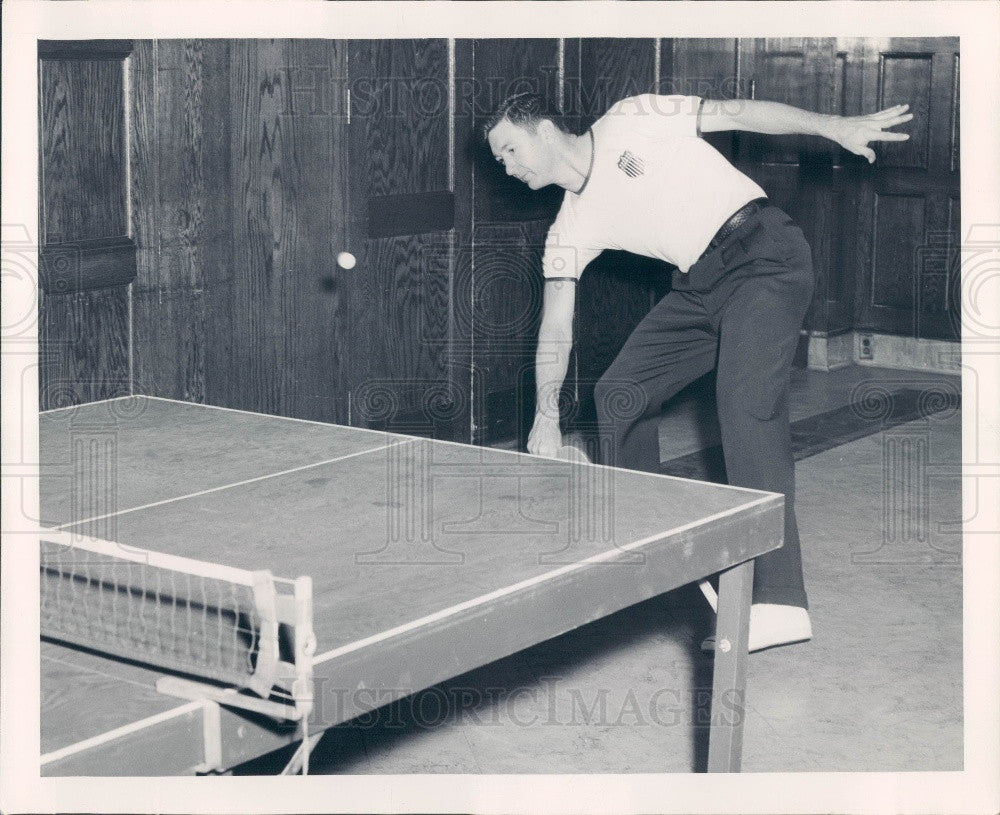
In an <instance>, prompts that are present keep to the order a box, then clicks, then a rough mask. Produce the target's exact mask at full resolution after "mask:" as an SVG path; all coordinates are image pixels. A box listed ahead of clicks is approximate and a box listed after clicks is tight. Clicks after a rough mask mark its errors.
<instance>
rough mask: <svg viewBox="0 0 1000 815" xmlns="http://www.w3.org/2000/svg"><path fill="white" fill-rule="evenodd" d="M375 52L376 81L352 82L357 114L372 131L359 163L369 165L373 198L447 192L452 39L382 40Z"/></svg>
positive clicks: (372, 75) (374, 46)
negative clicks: (449, 71) (449, 59)
mask: <svg viewBox="0 0 1000 815" xmlns="http://www.w3.org/2000/svg"><path fill="white" fill-rule="evenodd" d="M371 49H372V53H371V67H370V69H369V70H370V74H369V77H370V79H371V81H370V82H368V83H366V82H364V81H360V82H353V83H352V91H353V95H352V104H353V114H354V115H357V116H359V117H361V118H362V119H364V120H365V121H366V122H367V127H368V150H367V151H366V152H367V154H366V155H364V156H358V157H356V160H359V161H365V162H367V164H368V169H369V172H370V173H371V179H370V184H371V187H370V190H369V194H370V195H371V196H372V197H375V196H380V195H393V194H398V193H412V192H428V191H431V190H444V189H447V188H448V41H447V40H379V41H377V42H375V43H373V44H372V45H371ZM353 73H354V72H353V71H352V75H353ZM366 78H368V77H366ZM367 86H371V87H372V90H371V91H370V92H366V87H367Z"/></svg>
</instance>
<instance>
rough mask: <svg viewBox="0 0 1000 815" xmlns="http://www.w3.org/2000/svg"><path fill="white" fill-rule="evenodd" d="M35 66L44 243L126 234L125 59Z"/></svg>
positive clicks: (55, 61) (51, 62)
mask: <svg viewBox="0 0 1000 815" xmlns="http://www.w3.org/2000/svg"><path fill="white" fill-rule="evenodd" d="M39 70H40V73H41V77H40V83H39V96H40V105H41V127H40V133H41V146H40V152H41V184H40V187H41V197H42V236H43V243H66V242H69V241H74V240H80V239H86V238H110V237H119V236H123V235H127V234H128V223H127V221H126V169H125V163H126V157H125V140H124V130H125V119H124V107H123V92H124V84H123V68H122V61H121V60H120V59H113V60H76V59H74V60H65V59H53V60H49V59H44V60H42V61H41V63H40V68H39Z"/></svg>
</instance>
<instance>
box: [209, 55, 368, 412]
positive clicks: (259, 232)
mask: <svg viewBox="0 0 1000 815" xmlns="http://www.w3.org/2000/svg"><path fill="white" fill-rule="evenodd" d="M342 49H343V46H342V44H338V43H335V42H332V41H326V45H325V48H324V49H323V52H322V53H323V56H324V59H325V60H326V63H325V66H326V69H325V70H326V71H327V74H328V76H329V81H331V82H337V81H341V80H342V78H343V76H344V72H343V50H342ZM315 59H316V53H315V52H314V50H313V49H312V48H311V47H309V46H308V44H304V43H300V42H297V41H275V40H271V41H263V40H255V41H239V42H234V43H233V46H232V55H231V62H232V70H231V79H232V84H231V91H232V111H233V119H232V148H233V156H232V170H233V178H232V200H233V213H234V217H233V242H232V246H233V267H232V268H233V276H232V280H231V283H230V284H229V285H222V286H217V287H215V290H214V291H213V292H212V293H211V295H210V299H209V314H210V319H211V320H215V319H216V317H217V314H218V312H219V311H221V312H222V314H224V315H226V316H222V315H218V316H222V319H221V324H222V325H226V324H227V323H228V326H230V327H231V329H232V333H231V335H229V336H230V337H231V342H230V344H229V345H228V347H219V353H220V354H222V357H221V358H220V359H218V360H216V361H214V362H213V363H212V365H211V366H209V368H210V370H211V371H212V376H213V379H214V378H215V377H218V380H219V381H210V382H209V384H208V389H209V393H210V395H211V398H212V399H213V400H215V399H218V400H219V401H220V402H221V403H222V404H227V405H231V406H234V407H247V408H249V409H252V410H258V411H263V412H267V413H276V414H279V415H285V416H298V417H302V418H312V419H326V420H334V419H337V418H346V417H343V416H342V414H341V412H340V410H339V409H338V404H342V403H338V392H337V391H338V386H339V384H340V383H341V382H342V381H343V378H342V377H343V374H344V371H345V370H346V369H347V367H348V366H349V365H350V364H351V363H350V361H349V359H345V357H344V355H349V354H350V353H351V351H352V342H354V341H353V340H352V339H351V336H350V332H349V331H348V330H345V328H344V326H343V325H340V326H339V327H338V324H342V323H343V321H344V316H343V314H342V313H341V311H340V306H341V305H342V303H343V298H342V292H341V291H340V286H339V284H338V281H337V277H336V274H335V272H334V268H335V267H334V263H333V249H334V246H336V248H337V250H338V251H339V249H340V248H341V247H342V246H343V240H344V211H343V201H344V198H343V189H344V187H343V172H344V164H343V158H342V153H343V146H344V144H345V140H344V134H343V127H342V125H343V120H342V119H341V118H340V117H339V116H337V115H333V114H330V113H328V114H326V115H317V114H316V113H315V112H314V111H313V110H312V109H311V107H303V108H301V109H300V108H299V107H297V106H296V104H295V103H294V100H293V98H292V97H290V89H289V79H288V77H289V66H293V67H294V66H302V65H313V64H315ZM209 353H211V354H213V355H214V354H215V353H216V351H215V347H214V346H213V348H212V349H211V350H210V352H209ZM341 396H342V394H341Z"/></svg>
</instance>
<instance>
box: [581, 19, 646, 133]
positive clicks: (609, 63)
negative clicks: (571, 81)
mask: <svg viewBox="0 0 1000 815" xmlns="http://www.w3.org/2000/svg"><path fill="white" fill-rule="evenodd" d="M657 79H658V77H657V76H656V41H655V40H653V39H604V38H593V39H589V38H588V39H584V40H581V43H580V81H579V85H578V88H579V94H580V101H579V105H578V107H579V111H580V116H581V120H580V124H581V127H582V128H588V127H590V125H592V124H593V123H594V122H595V121H596V120H597V119H599V118H600V117H601V116H603V115H604V113H605V112H606V111H607V110H608V108H610V107H611V106H612V105H613V104H614V103H615V102H617V101H618V100H619V99H624V98H625V97H627V96H635V95H637V94H640V93H655V92H656V90H657V84H658V83H657Z"/></svg>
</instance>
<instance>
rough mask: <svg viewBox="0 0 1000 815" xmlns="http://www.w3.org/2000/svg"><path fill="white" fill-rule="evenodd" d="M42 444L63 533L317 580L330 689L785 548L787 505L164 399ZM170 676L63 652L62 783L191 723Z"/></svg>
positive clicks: (54, 736) (53, 732) (57, 422)
mask: <svg viewBox="0 0 1000 815" xmlns="http://www.w3.org/2000/svg"><path fill="white" fill-rule="evenodd" d="M40 430H41V437H40V438H41V459H40V460H41V478H40V491H41V513H42V524H43V526H48V527H55V528H59V529H65V530H73V531H79V532H81V533H83V534H86V535H91V536H94V537H99V538H103V539H106V540H113V541H117V542H120V543H122V544H126V545H130V546H136V547H141V548H145V549H152V550H156V551H161V552H166V553H170V554H176V555H182V556H185V557H190V558H196V559H199V560H208V561H213V562H218V563H221V564H225V565H229V566H235V567H239V568H243V569H248V570H258V569H268V570H270V571H272V572H273V573H274V574H275V575H276V576H280V577H297V576H299V575H309V576H311V577H312V579H313V592H314V627H315V632H316V637H317V641H318V647H317V651H316V658H315V671H316V675H317V676H323V675H324V671H326V672H327V673H328V674H329V675H330V676H334V675H336V676H337V677H338V678H339V679H344V677H345V674H344V671H347V672H348V674H349V681H350V682H353V683H354V685H356V686H357V685H363V684H365V682H371V681H374V680H377V679H378V678H379V677H381V676H382V675H383V674H384V673H385V672H386V671H388V672H389V673H392V671H393V670H395V668H394V666H393V663H392V662H391V660H392V659H397V660H399V661H400V665H402V664H403V663H404V662H405V663H406V666H407V667H406V671H405V672H404V674H399V675H405V677H406V679H407V681H408V682H411V683H412V684H413V686H414V687H413V688H412V690H418V689H420V686H423V687H426V686H428V684H432V683H433V682H436V681H440V679H441V678H443V677H444V676H448V675H452V676H455V675H458V674H459V673H461V672H464V671H465V670H470V669H471V668H473V667H478V665H481V664H484V663H485V662H488V661H490V660H491V659H495V658H499V657H502V656H505V655H507V654H506V653H505V650H506V652H507V653H509V652H511V651H510V649H511V648H514V649H515V650H517V649H519V648H521V647H526V646H527V645H528V644H531V643H534V642H539V641H542V640H544V639H548V638H549V637H551V636H554V635H557V634H558V633H561V632H562V631H564V630H568V629H569V628H571V627H575V626H578V625H582V624H584V623H587V622H589V621H591V620H594V619H598V618H600V617H602V616H605V615H606V614H609V613H612V612H614V611H617V610H618V609H619V608H621V607H624V605H629V604H631V603H633V602H638V601H640V600H642V599H645V598H647V597H650V596H654V595H655V594H658V593H662V592H663V591H666V590H670V589H672V588H675V587H676V586H678V585H683V584H684V583H688V582H692V581H693V580H697V579H700V578H701V577H704V576H706V575H708V574H711V573H713V572H715V571H718V570H720V569H722V568H727V567H729V566H731V565H735V564H737V563H739V562H742V561H745V560H748V559H750V558H752V557H756V556H757V555H759V554H762V553H763V552H765V551H769V550H771V549H773V548H776V547H777V546H780V534H781V532H780V513H781V508H782V504H783V498H782V496H780V495H775V494H773V493H766V492H758V491H754V490H746V489H740V488H734V487H728V486H723V485H718V484H709V483H704V482H697V481H691V480H686V479H679V478H673V477H669V476H658V475H653V474H647V473H639V472H634V471H628V470H621V469H614V468H609V467H602V466H598V465H591V464H581V463H570V462H565V461H559V460H554V459H545V458H540V457H536V456H530V455H527V454H525V453H518V452H513V451H505V450H497V449H492V448H483V447H474V446H470V445H462V444H456V443H452V442H446V441H438V440H431V439H426V438H421V437H413V436H405V435H399V434H393V433H387V432H382V431H377V430H366V429H359V428H352V427H342V426H336V425H328V424H322V423H316V422H309V421H303V420H296V419H287V418H280V417H275V416H268V415H262V414H256V413H249V412H242V411H235V410H229V409H224V408H214V407H209V406H204V405H195V404H189V403H183V402H175V401H170V400H164V399H157V398H151V397H128V398H125V399H118V400H110V401H106V402H97V403H91V404H88V405H84V406H79V407H73V408H66V409H61V410H55V411H49V412H46V413H43V414H42V415H41V417H40ZM754 518H757V519H763V521H762V523H763V524H764V526H763V527H762V529H763V530H764V531H765V533H766V534H762V533H761V529H759V528H757V527H753V525H752V524H749V525H748V519H754ZM750 527H752V529H751V528H750ZM748 529H749V532H748ZM539 604H541V605H539ZM546 604H547V605H546ZM541 609H547V611H545V613H544V615H543V616H544V619H545V621H544V622H543V623H542V624H539V625H538V626H537V630H536V631H527V632H525V631H523V630H522V631H519V633H518V634H517V636H516V637H513V638H512V639H510V641H509V642H506V643H504V642H497V643H496V645H495V646H492V647H493V650H490V647H485V646H484V648H485V650H483V649H482V648H480V649H477V648H476V647H471V648H467V647H466V645H467V644H468V642H469V641H470V639H475V637H471V638H470V636H469V634H470V632H483V633H484V634H486V632H487V629H486V628H484V627H483V626H484V625H485V626H487V628H488V626H489V625H491V624H493V621H494V620H504V619H507V620H508V622H507V624H506V625H507V628H510V627H515V628H520V629H524V628H526V627H532V626H527V625H526V624H525V623H524V621H523V619H522V617H519V616H518V615H519V614H520V615H525V614H528V613H529V612H530V614H531V615H534V617H536V618H537V617H538V616H539V614H540V610H541ZM567 609H568V610H567ZM504 615H510V616H509V618H507V617H505V616H504ZM557 618H558V619H557ZM529 619H531V617H529ZM518 620H520V621H521V622H518ZM498 624H499V623H498ZM463 626H464V627H463ZM448 630H450V631H451V635H450V636H451V640H450V641H451V642H453V643H455V644H454V645H453V646H451V650H450V651H449V652H448V657H447V659H446V660H445V661H448V662H451V663H452V664H451V665H449V666H448V667H447V669H443V668H441V666H440V662H441V648H442V645H441V643H442V642H448V641H449V640H448V636H449V635H448V633H447V631H448ZM439 635H440V637H441V638H438V637H439ZM456 638H458V642H456V641H455V640H456ZM491 638H492V637H490V636H485V637H483V639H491ZM492 639H497V638H492ZM499 639H501V640H502V639H503V637H502V636H501V637H500V638H499ZM444 647H445V648H448V647H449V646H444ZM421 648H423V649H424V652H426V653H427V656H426V659H425V660H421V659H420V658H419V657H416V656H415V655H416V654H419V653H420V649H421ZM465 651H468V655H464V654H465ZM393 654H394V655H395V656H392V655H393ZM414 660H416V661H417V662H421V661H425V662H426V663H427V664H426V665H423V666H422V667H421V668H418V669H413V668H412V664H413V662H414ZM366 666H370V667H368V668H366ZM366 670H370V671H372V672H374V673H375V674H376V676H375V677H366V676H365V671H366ZM352 672H353V673H352ZM359 672H360V673H359ZM397 674H398V671H397ZM414 674H419V676H415V675H414ZM159 675H161V674H160V673H158V672H156V671H154V670H150V669H148V668H143V667H141V666H137V665H132V664H125V663H120V662H118V661H117V660H112V659H109V658H105V657H103V656H100V655H98V654H95V653H92V652H85V651H81V650H77V649H74V648H70V647H67V646H64V645H61V644H58V643H52V642H43V644H42V733H41V739H42V753H43V771H44V764H45V763H46V761H48V762H50V763H52V764H53V765H54V766H55V765H56V763H57V762H58V761H59V760H62V756H64V755H66V754H72V752H73V750H74V745H78V744H79V743H80V742H82V741H84V740H87V739H91V738H94V737H97V736H99V735H100V734H107V733H108V732H111V731H116V729H117V728H123V727H124V728H129V727H131V728H133V729H134V728H135V727H136V726H137V725H136V723H139V724H140V725H141V724H142V723H143V722H146V721H147V720H150V721H156V717H157V716H161V717H162V716H163V715H169V712H170V711H171V710H176V709H178V707H179V706H180V705H181V704H182V703H180V702H179V701H178V700H176V699H171V698H169V697H164V696H161V695H159V694H158V693H157V692H156V690H155V687H153V685H154V684H155V679H156V677H157V676H159ZM151 717H153V718H152V719H151ZM332 723H335V722H332V721H330V722H326V724H332ZM195 763H196V762H195Z"/></svg>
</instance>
